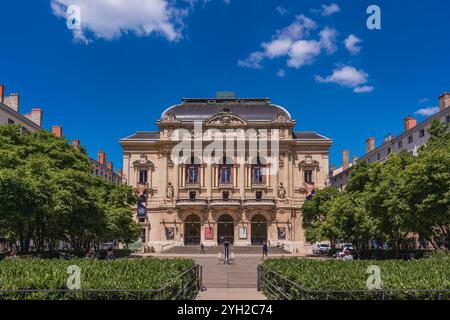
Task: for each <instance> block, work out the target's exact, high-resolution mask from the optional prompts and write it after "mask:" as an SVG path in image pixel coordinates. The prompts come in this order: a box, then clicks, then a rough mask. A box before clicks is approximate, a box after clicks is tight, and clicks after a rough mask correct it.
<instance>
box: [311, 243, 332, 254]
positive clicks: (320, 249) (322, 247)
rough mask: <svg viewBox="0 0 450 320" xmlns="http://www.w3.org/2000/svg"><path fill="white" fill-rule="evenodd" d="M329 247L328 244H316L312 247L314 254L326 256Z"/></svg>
mask: <svg viewBox="0 0 450 320" xmlns="http://www.w3.org/2000/svg"><path fill="white" fill-rule="evenodd" d="M330 249H331V246H330V245H329V244H328V243H316V244H315V245H314V247H313V253H314V254H326V253H328V252H329V251H330Z"/></svg>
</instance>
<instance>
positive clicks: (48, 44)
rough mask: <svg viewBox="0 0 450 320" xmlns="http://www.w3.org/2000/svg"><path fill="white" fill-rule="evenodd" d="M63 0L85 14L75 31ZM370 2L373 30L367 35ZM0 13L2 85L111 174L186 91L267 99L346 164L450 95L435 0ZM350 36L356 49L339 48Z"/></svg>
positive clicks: (43, 3)
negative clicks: (378, 21) (345, 152)
mask: <svg viewBox="0 0 450 320" xmlns="http://www.w3.org/2000/svg"><path fill="white" fill-rule="evenodd" d="M52 2H53V5H52ZM107 3H109V5H108V4H107ZM124 3H127V6H126V7H124V5H123V4H124ZM70 4H77V5H79V6H80V8H81V9H82V10H81V13H82V15H81V27H82V29H81V30H78V31H75V32H72V31H71V30H69V29H68V28H67V26H66V20H65V18H64V15H65V13H64V10H65V6H66V5H70ZM111 4H114V5H111ZM333 4H334V5H335V6H332V5H333ZM370 4H377V5H379V6H380V8H381V17H382V29H381V30H369V29H368V28H367V27H366V19H367V17H368V15H367V14H366V9H367V7H368V5H370ZM337 8H338V9H337ZM0 10H1V12H7V13H8V14H6V15H5V14H2V18H1V19H0V39H1V43H2V46H1V49H0V83H3V84H5V85H6V87H7V92H19V93H20V94H21V109H22V112H23V113H25V112H28V111H29V110H30V109H31V108H32V107H35V106H40V107H42V108H43V109H44V126H45V127H46V128H50V127H51V126H52V125H54V124H60V125H62V126H63V127H64V135H66V136H67V137H68V138H69V139H80V140H81V142H82V144H83V145H84V146H85V147H86V148H87V149H88V151H89V154H90V155H91V156H93V157H96V154H97V151H98V150H99V149H104V150H105V151H106V152H107V154H108V159H109V160H112V161H113V162H114V164H115V166H116V167H121V166H122V161H121V147H120V145H119V144H118V140H119V139H120V138H121V137H125V136H127V135H129V134H131V133H133V132H135V131H145V130H156V129H157V128H156V125H155V121H156V120H157V119H158V118H159V115H160V114H161V112H162V111H163V110H164V109H165V108H167V107H168V106H170V105H172V104H175V103H177V102H179V99H180V98H182V97H211V96H214V95H215V93H216V92H217V91H234V92H236V94H237V96H239V97H270V98H272V101H273V102H274V103H276V104H280V105H283V106H284V107H286V108H287V109H288V110H289V111H290V112H291V114H292V116H293V118H295V119H296V121H297V127H296V130H298V131H302V130H314V131H318V132H319V133H321V134H324V135H326V136H328V137H330V138H332V139H333V140H334V145H333V147H332V149H331V162H332V163H334V164H340V163H341V150H342V149H343V148H348V149H349V150H350V153H351V155H362V154H363V153H364V150H365V139H366V138H367V137H369V136H375V137H376V139H377V144H378V143H380V142H381V141H382V139H383V137H384V136H385V135H386V134H388V133H391V134H394V135H395V134H398V133H400V132H401V131H402V128H403V122H402V121H403V118H405V117H406V116H407V115H409V114H414V112H416V111H417V110H419V109H422V108H429V107H435V106H436V105H437V98H438V96H439V95H440V94H441V93H442V92H444V91H448V90H450V81H449V77H450V61H449V57H450V41H449V35H450V24H449V23H448V11H449V10H450V3H448V2H447V1H442V0H427V1H406V0H395V1H370V2H369V1H364V0H359V1H343V0H332V1H318V0H284V1H283V0H273V1H271V0H264V1H261V0H227V1H225V0H209V1H206V0H190V1H180V0H179V1H167V0H140V1H139V0H128V1H124V0H110V1H105V0H98V1H87V0H72V1H69V0H53V1H50V0H39V1H8V2H6V1H3V2H2V4H1V7H0ZM289 26H291V27H290V28H289ZM324 30H327V32H324V33H322V31H324ZM321 34H322V37H321ZM350 35H353V36H354V37H356V38H357V39H360V40H361V42H358V40H356V41H353V43H351V42H352V41H348V48H347V47H346V45H345V43H344V41H345V40H346V39H349V38H348V37H349V36H350ZM356 38H350V39H349V40H351V39H356ZM278 40H280V41H278ZM358 48H359V49H358ZM255 52H256V54H254V55H253V58H251V57H250V55H251V54H252V53H255ZM249 57H250V58H249ZM280 70H282V71H280ZM356 88H359V89H356ZM355 90H356V91H370V92H360V93H356V92H355ZM427 110H428V109H427ZM417 117H418V119H419V120H423V116H420V115H417Z"/></svg>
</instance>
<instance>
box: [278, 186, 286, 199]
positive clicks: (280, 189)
mask: <svg viewBox="0 0 450 320" xmlns="http://www.w3.org/2000/svg"><path fill="white" fill-rule="evenodd" d="M278 197H279V198H280V199H284V198H286V189H285V188H284V186H283V182H280V186H279V187H278Z"/></svg>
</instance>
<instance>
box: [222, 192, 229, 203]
mask: <svg viewBox="0 0 450 320" xmlns="http://www.w3.org/2000/svg"><path fill="white" fill-rule="evenodd" d="M222 199H223V200H225V201H227V200H229V199H230V193H229V192H228V191H224V192H222Z"/></svg>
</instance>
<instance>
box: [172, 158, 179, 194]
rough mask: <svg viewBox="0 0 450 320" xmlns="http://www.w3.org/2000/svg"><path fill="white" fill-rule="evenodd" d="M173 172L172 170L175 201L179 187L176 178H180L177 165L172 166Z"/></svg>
mask: <svg viewBox="0 0 450 320" xmlns="http://www.w3.org/2000/svg"><path fill="white" fill-rule="evenodd" d="M173 170H174V175H173V180H174V181H173V193H174V195H173V197H174V198H175V200H176V199H177V198H178V186H179V182H178V178H179V177H180V169H179V166H178V164H177V163H174V165H173Z"/></svg>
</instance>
